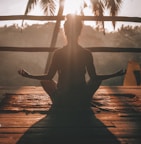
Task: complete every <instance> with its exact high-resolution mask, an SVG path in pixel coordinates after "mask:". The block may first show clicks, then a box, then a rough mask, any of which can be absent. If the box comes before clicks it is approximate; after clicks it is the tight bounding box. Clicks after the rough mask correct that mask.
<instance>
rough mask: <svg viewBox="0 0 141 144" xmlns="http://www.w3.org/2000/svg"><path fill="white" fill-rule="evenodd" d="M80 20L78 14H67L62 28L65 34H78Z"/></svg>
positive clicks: (80, 25)
mask: <svg viewBox="0 0 141 144" xmlns="http://www.w3.org/2000/svg"><path fill="white" fill-rule="evenodd" d="M82 26H83V24H82V20H81V18H80V16H78V15H71V14H68V15H67V16H66V21H65V23H64V30H65V33H66V34H69V33H74V32H75V34H77V35H80V32H81V29H82Z"/></svg>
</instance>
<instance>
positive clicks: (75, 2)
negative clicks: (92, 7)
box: [64, 0, 83, 15]
mask: <svg viewBox="0 0 141 144" xmlns="http://www.w3.org/2000/svg"><path fill="white" fill-rule="evenodd" d="M82 2H83V1H82V0H66V1H65V4H64V5H65V9H64V14H65V15H67V14H80V12H81V10H80V9H81V7H82V4H83V3H82Z"/></svg>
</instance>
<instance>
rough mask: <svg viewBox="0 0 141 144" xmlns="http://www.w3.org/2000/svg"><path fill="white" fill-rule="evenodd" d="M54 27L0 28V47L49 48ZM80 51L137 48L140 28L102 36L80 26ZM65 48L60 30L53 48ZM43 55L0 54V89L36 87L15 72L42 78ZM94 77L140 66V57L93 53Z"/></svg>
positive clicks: (113, 81) (118, 80) (114, 81)
mask: <svg viewBox="0 0 141 144" xmlns="http://www.w3.org/2000/svg"><path fill="white" fill-rule="evenodd" d="M53 28H54V23H46V24H43V25H39V24H34V25H31V26H29V25H26V27H25V28H24V29H21V28H20V27H18V26H17V25H11V26H4V27H0V46H21V47H30V46H31V47H40V46H41V47H49V46H50V42H51V38H52V32H53ZM79 43H80V44H81V45H82V46H83V47H93V46H107V47H108V46H109V47H141V27H139V26H136V27H131V26H126V27H124V26H123V27H122V28H120V29H119V30H118V31H117V32H111V33H106V35H104V34H103V32H100V31H99V30H98V29H93V28H92V27H90V26H84V27H83V31H82V33H81V37H80V42H79ZM64 45H65V39H64V34H63V30H62V29H60V32H59V36H58V40H57V44H56V47H62V46H64ZM47 57H48V53H47V52H44V53H43V52H34V53H31V52H0V85H1V86H2V85H4V86H12V85H14V86H19V85H40V82H39V81H37V80H31V79H27V78H23V77H21V76H19V75H18V73H17V70H18V69H19V68H25V69H26V70H28V71H29V72H31V73H33V74H43V73H44V70H45V65H46V62H47ZM93 57H94V64H95V67H96V71H97V73H98V74H109V73H112V72H115V71H117V70H119V69H122V68H126V66H127V64H128V61H130V60H134V61H137V62H139V63H140V64H141V54H140V53H93ZM123 78H124V77H118V78H113V79H110V80H106V81H104V82H103V83H102V85H122V83H123Z"/></svg>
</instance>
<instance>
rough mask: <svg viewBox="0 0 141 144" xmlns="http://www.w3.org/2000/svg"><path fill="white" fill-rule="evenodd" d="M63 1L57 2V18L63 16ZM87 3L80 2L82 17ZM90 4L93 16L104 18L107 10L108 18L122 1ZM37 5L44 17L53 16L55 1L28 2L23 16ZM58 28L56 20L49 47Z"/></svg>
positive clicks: (104, 1)
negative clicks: (81, 3)
mask: <svg viewBox="0 0 141 144" xmlns="http://www.w3.org/2000/svg"><path fill="white" fill-rule="evenodd" d="M64 1H65V0H58V2H59V10H58V15H57V16H62V14H63V10H64ZM87 1H88V0H82V2H83V5H82V6H81V10H80V11H81V15H84V13H83V10H84V8H85V7H88V5H87ZM90 2H91V6H92V7H91V8H92V12H93V14H94V15H95V16H99V17H101V18H102V17H103V16H104V10H105V9H108V10H109V11H110V16H116V15H117V13H118V11H119V9H120V5H121V3H122V0H90ZM38 3H39V4H40V5H41V7H42V9H43V11H44V14H45V15H48V16H53V15H54V14H55V10H56V0H28V3H27V7H26V10H25V15H27V14H28V13H29V12H30V11H31V9H33V8H34V6H35V5H37V4H38ZM97 23H99V22H97ZM101 24H102V26H103V31H104V33H105V28H104V21H101ZM112 24H113V26H114V28H115V21H112ZM59 26H60V20H59V19H58V20H57V21H56V26H55V29H54V33H53V38H52V42H51V47H54V46H55V44H56V40H57V34H58V31H59ZM50 58H51V55H49V59H48V61H47V67H46V69H45V72H46V71H47V69H48V66H49V64H50Z"/></svg>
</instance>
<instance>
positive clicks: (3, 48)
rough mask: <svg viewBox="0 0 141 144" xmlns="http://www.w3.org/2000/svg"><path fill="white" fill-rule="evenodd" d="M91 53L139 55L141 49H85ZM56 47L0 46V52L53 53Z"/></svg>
mask: <svg viewBox="0 0 141 144" xmlns="http://www.w3.org/2000/svg"><path fill="white" fill-rule="evenodd" d="M85 48H86V49H88V50H90V51H91V52H108V53H109V52H112V53H113V52H117V53H119V52H122V53H124V52H127V53H141V48H129V47H128V48H125V47H85ZM56 49H59V48H56V47H8V46H0V51H4V52H54V51H55V50H56Z"/></svg>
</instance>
